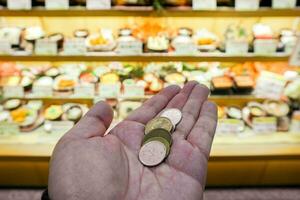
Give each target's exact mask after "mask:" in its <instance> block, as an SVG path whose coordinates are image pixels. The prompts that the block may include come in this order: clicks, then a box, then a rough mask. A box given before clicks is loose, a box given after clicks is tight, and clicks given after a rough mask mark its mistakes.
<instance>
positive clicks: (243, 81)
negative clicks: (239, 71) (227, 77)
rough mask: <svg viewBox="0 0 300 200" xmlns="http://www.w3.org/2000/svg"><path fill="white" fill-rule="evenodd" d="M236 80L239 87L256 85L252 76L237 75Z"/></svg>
mask: <svg viewBox="0 0 300 200" xmlns="http://www.w3.org/2000/svg"><path fill="white" fill-rule="evenodd" d="M234 80H235V83H236V85H237V86H238V87H254V81H253V79H252V78H251V77H250V76H235V77H234Z"/></svg>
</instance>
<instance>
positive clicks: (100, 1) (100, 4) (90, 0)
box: [86, 0, 111, 10]
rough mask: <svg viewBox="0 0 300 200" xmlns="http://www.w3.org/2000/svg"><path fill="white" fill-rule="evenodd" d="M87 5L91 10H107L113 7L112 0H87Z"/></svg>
mask: <svg viewBox="0 0 300 200" xmlns="http://www.w3.org/2000/svg"><path fill="white" fill-rule="evenodd" d="M86 7H87V9H89V10H107V9H110V8H111V0H87V1H86Z"/></svg>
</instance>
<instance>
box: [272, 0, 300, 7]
mask: <svg viewBox="0 0 300 200" xmlns="http://www.w3.org/2000/svg"><path fill="white" fill-rule="evenodd" d="M296 4H297V0H272V7H273V8H275V9H276V8H279V9H280V8H295V7H296Z"/></svg>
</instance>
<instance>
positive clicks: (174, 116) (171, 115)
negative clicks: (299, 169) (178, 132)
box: [160, 108, 182, 127]
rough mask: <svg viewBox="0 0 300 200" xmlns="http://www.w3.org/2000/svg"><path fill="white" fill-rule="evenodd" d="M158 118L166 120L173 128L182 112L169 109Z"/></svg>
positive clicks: (180, 117)
mask: <svg viewBox="0 0 300 200" xmlns="http://www.w3.org/2000/svg"><path fill="white" fill-rule="evenodd" d="M160 116H161V117H166V118H168V119H169V120H170V121H171V122H172V124H173V125H174V127H175V126H176V125H177V124H178V123H179V122H180V121H181V119H182V112H181V111H180V110H179V109H177V108H171V109H167V110H165V111H163V113H162V114H161V115H160Z"/></svg>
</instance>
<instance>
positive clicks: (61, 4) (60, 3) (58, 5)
mask: <svg viewBox="0 0 300 200" xmlns="http://www.w3.org/2000/svg"><path fill="white" fill-rule="evenodd" d="M46 9H48V10H67V9H69V0H46Z"/></svg>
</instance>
